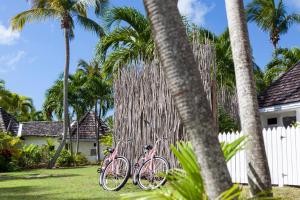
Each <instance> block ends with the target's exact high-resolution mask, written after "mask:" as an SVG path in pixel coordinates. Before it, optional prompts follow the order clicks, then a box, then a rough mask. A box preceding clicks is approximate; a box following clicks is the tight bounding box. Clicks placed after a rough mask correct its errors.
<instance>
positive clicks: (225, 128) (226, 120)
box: [218, 107, 239, 133]
mask: <svg viewBox="0 0 300 200" xmlns="http://www.w3.org/2000/svg"><path fill="white" fill-rule="evenodd" d="M218 121H219V132H220V133H224V132H226V133H227V132H232V131H237V130H239V124H238V122H236V121H235V120H234V119H233V118H232V117H231V116H230V115H229V114H228V113H226V111H225V110H224V108H222V107H219V108H218Z"/></svg>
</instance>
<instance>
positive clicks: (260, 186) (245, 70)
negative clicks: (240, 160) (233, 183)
mask: <svg viewBox="0 0 300 200" xmlns="http://www.w3.org/2000/svg"><path fill="white" fill-rule="evenodd" d="M225 2H226V10H227V18H228V26H229V32H230V41H231V48H232V54H233V60H234V68H235V77H236V87H237V94H238V101H239V109H240V119H241V127H242V132H243V133H245V134H247V135H248V140H247V148H246V152H247V168H248V170H247V175H248V182H249V185H250V191H251V194H252V195H253V196H255V197H257V196H267V197H270V196H272V192H271V190H272V185H271V176H270V171H269V166H268V160H267V156H266V151H265V146H264V139H263V135H262V126H261V121H260V117H259V111H258V102H257V94H256V87H255V81H254V76H253V62H252V55H251V49H250V42H249V36H248V29H247V24H246V18H245V13H244V5H243V1H242V0H225Z"/></svg>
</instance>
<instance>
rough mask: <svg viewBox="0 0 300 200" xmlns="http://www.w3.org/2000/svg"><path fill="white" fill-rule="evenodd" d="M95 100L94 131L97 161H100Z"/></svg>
mask: <svg viewBox="0 0 300 200" xmlns="http://www.w3.org/2000/svg"><path fill="white" fill-rule="evenodd" d="M97 105H98V103H97V101H96V103H95V133H96V156H97V163H99V162H100V144H99V128H98V120H97V117H98V115H97V113H98V109H97Z"/></svg>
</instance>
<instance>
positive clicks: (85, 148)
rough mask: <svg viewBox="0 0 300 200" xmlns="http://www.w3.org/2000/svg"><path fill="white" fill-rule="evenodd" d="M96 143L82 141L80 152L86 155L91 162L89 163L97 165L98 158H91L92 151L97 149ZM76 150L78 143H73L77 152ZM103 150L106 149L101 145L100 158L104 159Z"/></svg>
mask: <svg viewBox="0 0 300 200" xmlns="http://www.w3.org/2000/svg"><path fill="white" fill-rule="evenodd" d="M94 143H95V142H91V141H80V142H79V150H78V151H79V152H81V153H82V154H84V155H85V156H86V157H87V159H88V160H89V162H91V163H95V162H96V161H97V157H96V156H91V149H96V146H94ZM75 148H76V142H73V149H74V150H75ZM103 150H104V148H103V147H101V145H100V153H101V155H100V158H101V159H102V158H103V157H104V155H103Z"/></svg>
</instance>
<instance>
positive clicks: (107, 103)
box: [78, 60, 113, 162]
mask: <svg viewBox="0 0 300 200" xmlns="http://www.w3.org/2000/svg"><path fill="white" fill-rule="evenodd" d="M78 71H79V72H81V73H83V74H84V76H85V78H86V82H85V83H84V84H83V85H82V87H83V88H84V91H88V92H89V94H87V95H86V96H89V97H90V98H89V104H90V105H92V106H91V107H92V108H94V110H95V115H96V116H97V117H98V118H99V119H100V118H101V117H104V116H105V115H106V113H107V111H108V110H109V109H111V108H113V97H112V86H111V85H110V84H109V83H108V82H107V81H105V80H104V78H103V75H102V74H101V71H100V66H99V63H98V62H96V61H95V60H94V61H91V62H89V63H88V62H86V61H84V60H80V61H79V63H78ZM95 120H97V119H95ZM97 124H98V123H97V122H96V123H95V126H96V127H95V130H96V148H97V161H98V162H99V161H100V144H99V127H97Z"/></svg>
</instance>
